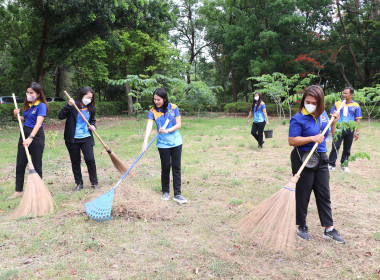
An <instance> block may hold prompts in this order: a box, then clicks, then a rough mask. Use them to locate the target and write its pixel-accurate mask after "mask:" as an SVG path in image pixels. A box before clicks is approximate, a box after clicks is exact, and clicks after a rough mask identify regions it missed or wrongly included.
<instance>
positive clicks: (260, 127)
mask: <svg viewBox="0 0 380 280" xmlns="http://www.w3.org/2000/svg"><path fill="white" fill-rule="evenodd" d="M252 115H253V116H254V117H253V123H252V129H251V134H252V136H253V137H255V139H256V141H257V143H258V144H259V148H260V149H261V148H262V147H263V144H264V141H263V132H264V127H265V124H266V125H269V119H268V115H267V110H266V107H265V103H264V101H263V95H262V94H261V93H260V92H256V93H255V96H254V98H253V103H252V107H251V110H250V111H249V115H248V117H247V124H249V119H250V117H251V116H252Z"/></svg>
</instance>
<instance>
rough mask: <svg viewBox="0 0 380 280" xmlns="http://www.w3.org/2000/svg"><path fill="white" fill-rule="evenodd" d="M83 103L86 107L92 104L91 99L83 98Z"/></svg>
mask: <svg viewBox="0 0 380 280" xmlns="http://www.w3.org/2000/svg"><path fill="white" fill-rule="evenodd" d="M82 102H83V104H84V105H85V106H87V105H88V104H90V103H91V99H88V98H83V99H82Z"/></svg>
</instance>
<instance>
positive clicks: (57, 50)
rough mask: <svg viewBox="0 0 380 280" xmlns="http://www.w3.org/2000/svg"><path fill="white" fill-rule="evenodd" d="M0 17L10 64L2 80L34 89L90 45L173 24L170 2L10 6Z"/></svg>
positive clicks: (26, 2)
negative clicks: (121, 31)
mask: <svg viewBox="0 0 380 280" xmlns="http://www.w3.org/2000/svg"><path fill="white" fill-rule="evenodd" d="M0 15H1V19H0V20H1V25H2V27H3V26H5V27H6V28H5V29H3V28H2V32H1V33H0V36H1V38H0V39H1V40H0V41H3V43H2V49H5V50H7V52H8V54H9V56H10V59H9V62H10V64H11V67H10V69H4V70H5V71H4V72H5V73H4V74H5V76H6V77H7V78H8V79H10V80H17V79H18V77H23V78H24V77H25V78H24V79H25V80H29V81H30V80H36V81H37V82H40V83H43V80H44V77H45V74H47V73H49V72H50V73H51V71H52V70H53V69H54V68H55V67H56V66H57V65H61V64H64V62H66V60H67V59H68V58H70V56H71V55H72V54H73V53H74V52H76V51H77V50H78V49H80V48H82V47H83V46H86V45H87V44H89V43H90V42H91V41H92V40H94V39H96V38H101V39H102V40H105V39H107V40H112V39H111V38H112V35H113V33H112V31H113V30H118V29H125V28H127V29H129V30H142V31H143V32H146V33H150V34H159V33H167V32H168V30H169V28H170V27H171V26H172V23H173V21H174V20H175V19H174V17H173V14H172V13H170V2H168V1H163V0H162V1H161V0H156V1H148V0H132V1H127V0H117V1H115V0H98V1H77V0H67V1H58V0H49V1H45V0H22V1H21V0H15V1H10V2H8V3H7V4H4V5H2V6H1V13H0ZM91 47H95V46H88V48H90V49H91ZM83 51H84V52H86V51H85V50H83ZM83 55H84V54H83ZM3 59H4V57H3ZM101 59H102V58H101ZM12 70H14V71H12ZM103 70H104V69H103ZM101 72H103V73H104V71H101ZM86 75H87V76H89V75H90V74H89V73H87V74H86ZM90 76H91V75H90ZM90 76H89V79H91V77H90ZM92 76H93V75H92ZM31 77H32V78H31ZM22 87H24V85H23V86H22Z"/></svg>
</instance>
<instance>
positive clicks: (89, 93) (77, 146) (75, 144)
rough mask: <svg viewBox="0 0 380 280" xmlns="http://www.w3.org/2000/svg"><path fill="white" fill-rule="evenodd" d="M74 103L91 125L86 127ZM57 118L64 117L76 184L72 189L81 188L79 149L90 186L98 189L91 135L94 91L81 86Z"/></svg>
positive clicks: (93, 143) (93, 127)
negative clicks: (76, 94) (75, 97)
mask: <svg viewBox="0 0 380 280" xmlns="http://www.w3.org/2000/svg"><path fill="white" fill-rule="evenodd" d="M74 104H76V105H77V107H78V108H79V109H80V110H81V113H82V114H83V115H84V116H85V118H86V119H87V121H88V122H89V123H90V125H91V127H88V125H87V123H86V122H85V121H84V120H83V118H82V116H81V115H80V114H78V111H77V110H76V109H75V108H74ZM58 118H59V119H60V120H64V119H66V124H65V133H64V138H65V143H66V147H67V150H68V151H69V154H70V159H71V167H72V170H73V173H74V179H75V184H76V186H75V188H74V189H73V191H74V192H77V191H80V190H82V189H83V179H82V171H81V155H80V151H82V153H83V157H84V161H85V162H86V165H87V170H88V174H89V177H90V182H91V187H92V188H94V189H99V184H98V176H97V174H96V164H95V156H94V148H93V147H94V145H95V141H94V137H93V135H92V132H93V131H95V123H96V118H95V93H94V91H93V90H92V89H91V88H90V87H84V88H82V89H81V90H80V91H79V94H78V97H77V99H76V100H74V99H72V98H71V99H70V100H69V102H67V103H66V105H65V107H63V109H62V110H61V111H60V112H59V115H58Z"/></svg>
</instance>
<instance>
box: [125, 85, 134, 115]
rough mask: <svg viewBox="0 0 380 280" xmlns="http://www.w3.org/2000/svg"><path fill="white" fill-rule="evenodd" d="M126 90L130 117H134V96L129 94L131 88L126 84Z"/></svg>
mask: <svg viewBox="0 0 380 280" xmlns="http://www.w3.org/2000/svg"><path fill="white" fill-rule="evenodd" d="M125 90H126V91H127V100H128V115H129V116H131V115H133V113H134V110H133V99H132V95H130V94H129V93H130V92H131V87H130V85H129V84H128V83H127V84H125Z"/></svg>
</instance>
